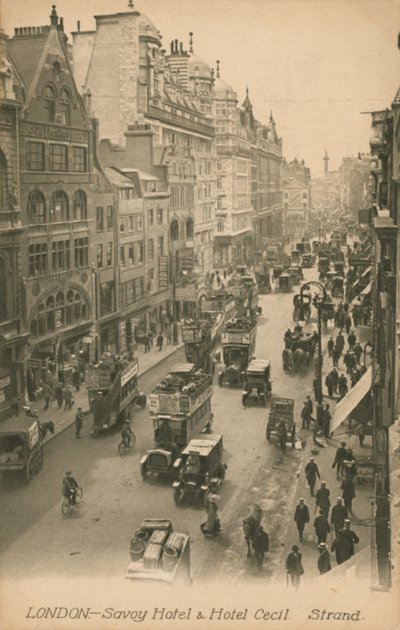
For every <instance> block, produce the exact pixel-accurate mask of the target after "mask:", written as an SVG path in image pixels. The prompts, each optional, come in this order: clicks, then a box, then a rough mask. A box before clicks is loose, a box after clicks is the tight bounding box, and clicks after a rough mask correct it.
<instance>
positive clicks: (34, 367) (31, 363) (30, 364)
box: [28, 359, 40, 370]
mask: <svg viewBox="0 0 400 630" xmlns="http://www.w3.org/2000/svg"><path fill="white" fill-rule="evenodd" d="M28 367H29V368H31V370H38V369H39V368H40V361H38V360H37V359H28Z"/></svg>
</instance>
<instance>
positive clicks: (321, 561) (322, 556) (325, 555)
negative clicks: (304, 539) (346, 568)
mask: <svg viewBox="0 0 400 630" xmlns="http://www.w3.org/2000/svg"><path fill="white" fill-rule="evenodd" d="M318 549H319V558H318V571H319V574H320V575H323V574H324V573H327V572H328V571H330V570H331V568H332V567H331V558H330V555H329V551H328V548H327V546H326V543H323V542H322V543H320V544H319V545H318Z"/></svg>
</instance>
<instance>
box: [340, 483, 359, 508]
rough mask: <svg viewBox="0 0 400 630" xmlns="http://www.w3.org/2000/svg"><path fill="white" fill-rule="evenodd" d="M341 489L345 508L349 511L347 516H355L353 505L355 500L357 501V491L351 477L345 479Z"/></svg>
mask: <svg viewBox="0 0 400 630" xmlns="http://www.w3.org/2000/svg"><path fill="white" fill-rule="evenodd" d="M340 489H341V490H342V498H343V501H344V505H345V508H346V510H347V514H353V512H352V504H353V499H355V497H356V490H355V487H354V483H353V480H352V479H351V477H349V476H347V477H345V478H344V479H343V481H342V485H341V486H340Z"/></svg>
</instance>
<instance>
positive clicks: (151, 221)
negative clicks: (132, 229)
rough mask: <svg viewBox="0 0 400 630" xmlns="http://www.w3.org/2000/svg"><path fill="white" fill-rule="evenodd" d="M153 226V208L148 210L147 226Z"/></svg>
mask: <svg viewBox="0 0 400 630" xmlns="http://www.w3.org/2000/svg"><path fill="white" fill-rule="evenodd" d="M153 224H154V210H153V208H150V209H149V225H153Z"/></svg>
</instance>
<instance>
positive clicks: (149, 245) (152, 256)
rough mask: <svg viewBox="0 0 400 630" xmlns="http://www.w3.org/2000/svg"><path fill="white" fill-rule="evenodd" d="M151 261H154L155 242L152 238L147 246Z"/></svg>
mask: <svg viewBox="0 0 400 630" xmlns="http://www.w3.org/2000/svg"><path fill="white" fill-rule="evenodd" d="M147 251H148V256H149V260H154V240H153V239H152V238H151V239H150V240H149V241H148V246H147Z"/></svg>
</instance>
